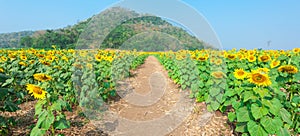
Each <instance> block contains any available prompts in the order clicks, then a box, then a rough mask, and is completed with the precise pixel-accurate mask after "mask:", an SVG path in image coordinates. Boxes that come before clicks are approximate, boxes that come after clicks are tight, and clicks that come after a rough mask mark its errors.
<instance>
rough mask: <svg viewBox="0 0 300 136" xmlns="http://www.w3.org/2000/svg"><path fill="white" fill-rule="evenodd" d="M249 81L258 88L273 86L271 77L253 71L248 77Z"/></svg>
mask: <svg viewBox="0 0 300 136" xmlns="http://www.w3.org/2000/svg"><path fill="white" fill-rule="evenodd" d="M248 78H249V79H248V81H249V82H250V83H253V84H256V85H258V86H269V85H271V84H272V82H271V80H270V77H269V76H268V75H267V74H264V73H261V72H258V71H253V72H251V73H250V74H249V75H248Z"/></svg>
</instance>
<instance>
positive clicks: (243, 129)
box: [235, 122, 248, 133]
mask: <svg viewBox="0 0 300 136" xmlns="http://www.w3.org/2000/svg"><path fill="white" fill-rule="evenodd" d="M235 131H236V132H242V133H245V132H248V130H247V123H245V122H242V123H241V122H238V123H237V124H236V128H235Z"/></svg>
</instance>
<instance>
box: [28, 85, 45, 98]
mask: <svg viewBox="0 0 300 136" xmlns="http://www.w3.org/2000/svg"><path fill="white" fill-rule="evenodd" d="M26 90H28V92H29V94H31V96H34V98H35V99H44V98H45V97H46V93H47V92H46V91H44V90H43V89H42V88H41V87H39V86H36V85H33V84H27V86H26Z"/></svg>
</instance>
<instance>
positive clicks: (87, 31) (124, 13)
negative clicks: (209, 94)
mask: <svg viewBox="0 0 300 136" xmlns="http://www.w3.org/2000/svg"><path fill="white" fill-rule="evenodd" d="M101 20H105V22H106V23H107V22H109V23H107V24H101V23H102V22H103V21H101ZM118 20H125V21H123V22H118ZM115 24H119V25H117V27H113V26H114V25H115ZM104 25H107V26H104ZM98 26H102V27H98ZM99 29H101V31H99ZM144 32H152V33H151V34H150V35H147V36H146V38H143V41H139V40H137V41H135V42H133V41H131V42H130V44H127V45H131V46H127V47H126V48H127V49H131V47H138V44H141V43H147V45H145V46H144V47H150V46H151V48H148V49H146V50H152V49H159V47H158V46H160V45H159V44H160V43H163V42H165V41H166V40H167V39H168V38H166V36H162V35H159V33H162V34H165V35H169V36H171V37H172V38H175V39H177V40H178V43H180V44H181V45H183V46H184V49H190V50H194V49H201V48H204V47H208V48H209V47H211V46H209V45H208V44H206V43H205V42H203V41H199V40H198V39H197V38H196V37H194V36H192V35H190V34H189V33H188V32H186V31H185V30H184V29H182V28H180V27H176V26H173V25H172V24H171V23H169V22H167V21H166V20H163V19H162V18H160V17H156V16H151V15H142V14H138V13H136V12H134V11H131V10H127V9H124V8H119V7H115V8H111V9H109V10H106V11H104V12H102V13H101V14H100V15H95V16H93V17H91V18H89V19H87V20H85V21H82V22H79V23H77V24H76V25H73V26H68V27H65V28H61V29H56V30H44V31H36V32H33V31H28V32H26V33H25V32H19V33H12V34H0V47H1V48H12V47H20V48H23V47H33V48H51V46H52V45H56V46H57V47H59V48H100V47H101V48H117V49H121V48H122V47H124V45H123V44H124V43H126V42H127V41H128V40H129V39H131V38H134V37H135V36H136V35H139V34H141V33H144ZM82 33H84V34H82ZM81 34H82V35H81ZM157 34H158V35H157ZM91 37H92V38H91ZM162 37H163V38H162ZM153 38H156V40H155V42H154V40H153ZM3 39H5V40H3ZM98 39H103V42H102V43H101V45H100V43H98ZM136 39H138V38H136ZM151 39H152V40H151ZM169 39H170V38H169ZM77 41H78V43H79V44H77ZM80 43H81V44H80ZM77 45H79V46H78V47H76V46H77ZM82 45H84V46H82ZM153 51H154V50H153Z"/></svg>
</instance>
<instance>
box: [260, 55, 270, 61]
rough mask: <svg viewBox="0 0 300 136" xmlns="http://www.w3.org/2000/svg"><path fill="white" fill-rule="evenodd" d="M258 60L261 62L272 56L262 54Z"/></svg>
mask: <svg viewBox="0 0 300 136" xmlns="http://www.w3.org/2000/svg"><path fill="white" fill-rule="evenodd" d="M258 60H259V61H261V62H268V61H269V60H271V57H270V56H269V55H261V56H259V57H258Z"/></svg>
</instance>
